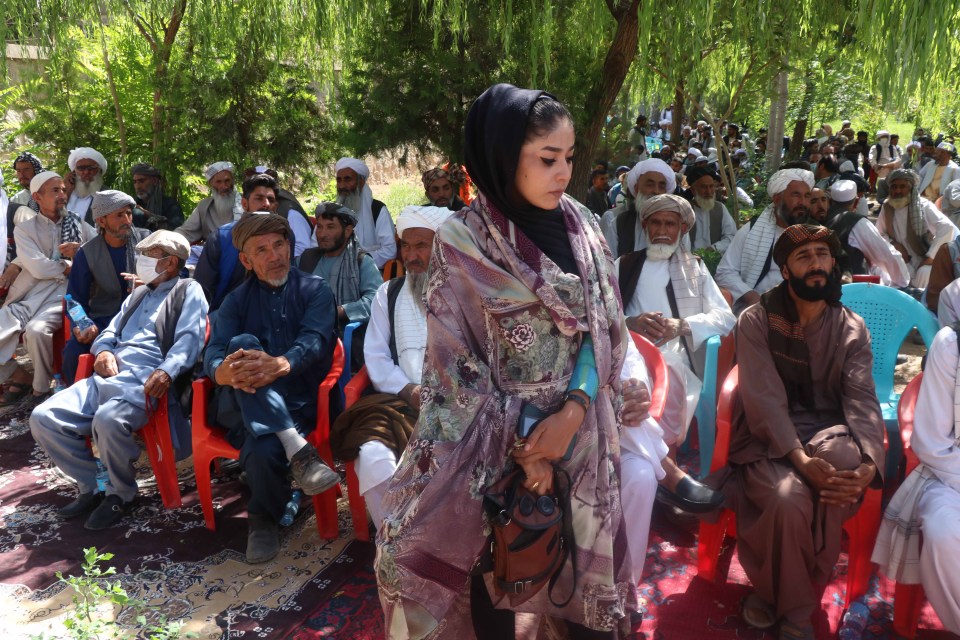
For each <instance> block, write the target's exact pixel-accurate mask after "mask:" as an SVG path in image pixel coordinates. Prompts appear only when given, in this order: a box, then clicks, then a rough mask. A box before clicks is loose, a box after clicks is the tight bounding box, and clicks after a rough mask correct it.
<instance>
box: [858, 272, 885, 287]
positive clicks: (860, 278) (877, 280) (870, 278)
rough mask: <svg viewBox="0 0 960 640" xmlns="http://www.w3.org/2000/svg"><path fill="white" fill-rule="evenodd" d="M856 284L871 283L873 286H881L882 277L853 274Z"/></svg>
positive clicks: (868, 274)
mask: <svg viewBox="0 0 960 640" xmlns="http://www.w3.org/2000/svg"><path fill="white" fill-rule="evenodd" d="M853 281H854V282H869V283H871V284H880V276H875V275H873V274H870V273H855V274H853Z"/></svg>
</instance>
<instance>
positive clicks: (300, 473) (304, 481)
mask: <svg viewBox="0 0 960 640" xmlns="http://www.w3.org/2000/svg"><path fill="white" fill-rule="evenodd" d="M290 470H291V471H292V472H293V479H294V480H296V481H297V484H299V485H300V488H301V489H303V492H304V493H305V494H307V495H308V496H315V495H317V494H319V493H323V492H324V491H326V490H327V489H329V488H330V487H333V486H336V485H337V483H339V482H340V474H339V473H337V472H336V471H334V470H333V469H331V468H330V467H328V466H327V465H326V464H324V462H323V460H321V459H320V454H318V453H317V450H316V449H315V448H314V447H313V445H312V444H310V443H309V442H308V443H307V444H305V445H303V448H301V449H300V451H297V452H296V453H295V454H293V458H291V459H290Z"/></svg>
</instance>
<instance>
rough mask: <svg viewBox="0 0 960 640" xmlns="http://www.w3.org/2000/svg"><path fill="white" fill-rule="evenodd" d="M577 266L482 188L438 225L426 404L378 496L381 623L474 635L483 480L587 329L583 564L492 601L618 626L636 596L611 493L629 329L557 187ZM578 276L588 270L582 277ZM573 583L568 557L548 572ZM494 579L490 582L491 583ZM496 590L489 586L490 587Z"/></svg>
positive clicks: (499, 469) (579, 464)
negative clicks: (559, 601) (566, 267)
mask: <svg viewBox="0 0 960 640" xmlns="http://www.w3.org/2000/svg"><path fill="white" fill-rule="evenodd" d="M561 209H562V212H563V217H564V223H565V225H566V228H567V233H568V236H569V239H570V243H571V247H572V249H573V253H574V256H575V258H576V262H577V265H578V268H579V271H580V273H579V274H576V275H575V274H566V273H562V272H561V271H560V270H559V268H558V267H557V266H556V265H555V264H554V263H553V262H552V261H550V260H549V259H548V258H546V256H544V255H543V253H541V252H540V250H539V249H537V248H536V247H535V246H534V245H533V243H532V242H530V240H529V239H528V238H526V237H525V236H524V235H523V234H522V233H521V232H520V231H519V230H518V229H516V227H515V226H514V225H513V223H511V222H509V221H508V220H507V219H506V218H505V217H504V216H503V215H502V214H501V213H499V212H498V211H496V210H495V209H494V208H493V206H492V204H491V203H490V202H489V201H487V199H486V198H485V197H483V196H482V195H481V196H480V197H478V198H477V199H476V200H475V201H474V203H473V205H472V207H470V208H466V209H463V210H461V211H460V212H459V213H457V214H454V215H453V216H452V217H451V218H450V219H448V221H447V222H446V223H445V224H444V225H443V226H442V227H441V228H440V230H439V231H438V232H437V236H436V241H435V243H434V249H433V256H432V258H431V263H430V275H429V284H428V289H427V293H426V298H427V306H428V314H427V334H428V338H427V350H426V355H425V361H424V369H423V383H422V387H421V388H422V392H421V393H422V410H421V414H420V420H419V422H418V423H417V428H416V430H415V431H414V434H413V436H412V438H411V440H410V443H409V444H408V446H407V449H406V451H405V452H404V454H403V457H402V458H401V460H400V465H399V468H398V469H397V471H396V473H395V475H394V477H393V480H392V482H391V485H390V489H389V492H388V494H387V497H386V499H385V501H384V504H383V507H384V512H385V513H386V514H388V515H387V517H386V519H385V521H384V523H383V525H382V527H381V529H380V533H379V536H378V539H377V561H376V571H377V577H378V582H379V588H380V599H381V602H382V604H383V607H384V611H385V614H386V627H387V635H388V637H390V638H407V637H411V638H447V637H450V638H457V640H465V639H467V638H472V637H473V627H472V623H471V620H470V610H469V584H470V574H471V571H472V570H473V569H474V567H475V565H476V564H477V562H478V560H479V559H480V558H481V555H482V553H483V552H484V550H485V548H486V545H487V543H488V536H489V534H490V529H489V527H488V525H487V523H486V522H485V519H484V516H483V509H482V504H481V500H482V493H483V489H484V488H485V487H486V486H488V485H490V484H492V483H493V482H495V481H496V480H497V479H499V478H500V477H501V476H502V474H503V473H504V471H505V470H506V469H508V468H509V467H510V466H511V464H512V462H511V457H510V454H509V452H510V448H511V446H512V444H513V442H514V435H515V431H516V424H517V419H518V416H519V413H520V410H521V407H522V404H523V402H524V401H526V402H531V403H533V404H534V405H536V406H537V407H539V408H540V409H543V410H547V411H556V410H557V409H558V408H559V406H560V405H561V403H562V397H563V394H564V392H565V391H566V387H567V383H568V382H569V379H570V376H571V373H572V371H573V366H574V362H575V360H576V356H577V352H578V349H579V346H580V342H581V340H582V335H583V333H584V332H589V333H590V334H591V335H592V336H593V343H594V350H595V355H596V363H597V371H598V374H599V378H600V383H601V388H600V391H599V393H598V394H597V397H596V399H595V401H594V402H593V403H592V404H591V406H590V410H589V411H588V412H587V414H586V418H585V419H584V422H583V424H582V426H581V427H580V431H579V434H578V440H577V445H576V448H575V451H574V454H573V457H572V459H571V460H570V461H569V462H566V463H562V464H563V466H564V468H565V469H566V470H567V471H568V473H570V476H571V478H572V486H573V489H572V495H571V504H572V510H573V527H574V531H575V536H576V546H577V548H576V550H575V553H577V567H578V577H577V581H576V593H575V595H574V598H573V600H572V601H571V602H570V604H569V605H567V606H566V607H565V608H563V609H558V608H556V607H554V606H553V605H552V604H550V601H549V598H548V594H547V590H546V589H544V590H542V591H541V592H540V593H538V594H537V595H536V596H534V597H533V598H532V599H530V600H529V601H527V602H526V603H524V604H523V605H520V606H516V607H511V604H510V603H509V601H503V602H500V603H498V606H501V607H508V608H513V609H514V610H516V611H529V612H534V613H540V614H547V615H550V616H556V617H560V618H564V619H567V620H570V621H572V622H576V623H579V624H583V625H586V626H588V627H591V628H595V629H613V628H615V627H616V625H617V621H618V619H620V618H622V617H624V616H625V615H627V614H628V612H629V611H630V610H633V609H635V608H636V601H637V593H636V586H635V585H636V581H635V580H634V577H633V570H632V567H631V566H630V562H629V554H628V553H627V549H626V544H627V543H626V536H625V533H624V531H623V527H624V523H623V520H622V513H621V507H620V495H619V482H618V477H619V464H620V446H619V435H618V429H619V424H620V421H619V409H620V404H621V400H622V396H621V388H620V380H619V377H620V370H621V367H622V365H623V360H624V357H625V353H626V340H628V339H629V334H628V333H627V330H626V326H625V324H624V319H623V313H622V311H621V309H622V306H621V303H620V300H619V292H618V290H617V286H616V283H615V278H614V273H615V272H614V270H613V262H612V258H611V255H610V252H609V250H608V249H607V247H606V245H605V244H603V243H602V242H601V239H600V238H601V236H600V230H599V227H598V226H597V224H596V222H595V220H594V218H593V216H592V214H591V213H590V212H589V211H588V210H587V209H585V208H584V207H582V205H579V204H578V203H577V202H576V201H575V200H573V199H571V198H569V197H566V196H564V198H563V199H562V200H561ZM583 283H585V284H583ZM572 587H573V575H572V568H571V566H570V563H567V565H566V566H565V567H564V569H563V573H562V577H561V579H560V581H559V582H558V584H557V585H556V588H555V593H556V594H558V596H559V597H564V598H565V597H566V595H567V594H568V593H570V590H571V588H572ZM491 593H492V590H491ZM494 602H497V598H496V596H494Z"/></svg>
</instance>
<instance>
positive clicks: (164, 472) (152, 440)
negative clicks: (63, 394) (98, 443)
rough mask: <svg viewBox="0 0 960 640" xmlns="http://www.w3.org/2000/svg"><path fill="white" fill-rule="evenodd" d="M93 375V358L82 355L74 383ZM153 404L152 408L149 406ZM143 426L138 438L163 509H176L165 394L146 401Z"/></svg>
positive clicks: (177, 493) (177, 494) (177, 501)
mask: <svg viewBox="0 0 960 640" xmlns="http://www.w3.org/2000/svg"><path fill="white" fill-rule="evenodd" d="M91 375H93V356H92V355H90V354H89V353H85V354H83V355H82V356H80V360H79V361H78V363H77V380H83V379H84V378H89V377H90V376H91ZM153 402H156V403H157V406H156V407H155V408H152V409H151V408H150V405H151V404H152V403H153ZM147 406H148V411H147V423H146V424H145V425H143V428H142V429H140V436H141V437H142V438H143V442H144V444H145V445H146V449H147V457H149V458H150V467H151V468H152V469H153V475H154V476H156V478H157V489H158V490H159V491H160V499H161V500H163V506H164V507H166V508H167V509H179V508H180V505H181V504H182V499H181V496H180V482H179V479H178V478H177V458H176V455H175V454H174V451H173V438H172V437H171V436H170V418H169V416H168V415H167V395H166V394H164V395H163V397H162V398H159V399H157V400H154V399H152V398H148V405H147Z"/></svg>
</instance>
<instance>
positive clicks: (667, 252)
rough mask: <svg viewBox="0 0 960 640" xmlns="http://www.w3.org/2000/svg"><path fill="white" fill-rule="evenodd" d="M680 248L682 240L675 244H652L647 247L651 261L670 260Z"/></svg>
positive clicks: (678, 239)
mask: <svg viewBox="0 0 960 640" xmlns="http://www.w3.org/2000/svg"><path fill="white" fill-rule="evenodd" d="M679 246H680V238H677V241H676V242H674V243H673V244H662V243H659V242H657V243H654V242H651V243H650V244H648V245H647V258H649V259H650V260H669V259H670V256H672V255H673V254H674V253H676V252H677V248H678V247H679Z"/></svg>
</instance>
